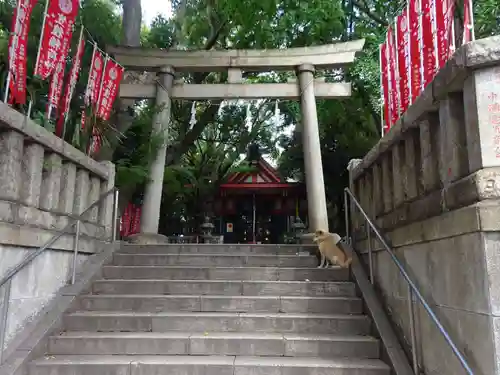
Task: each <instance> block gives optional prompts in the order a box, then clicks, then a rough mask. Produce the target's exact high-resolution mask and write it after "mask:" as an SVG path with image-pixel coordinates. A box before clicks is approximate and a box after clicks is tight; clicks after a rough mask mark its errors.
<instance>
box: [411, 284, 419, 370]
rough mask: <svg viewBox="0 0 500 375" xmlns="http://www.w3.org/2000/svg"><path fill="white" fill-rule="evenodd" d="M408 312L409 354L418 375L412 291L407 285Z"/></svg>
mask: <svg viewBox="0 0 500 375" xmlns="http://www.w3.org/2000/svg"><path fill="white" fill-rule="evenodd" d="M408 312H409V314H410V338H411V354H412V358H413V372H414V373H415V375H419V371H418V355H417V354H418V353H417V336H416V333H415V332H416V330H415V310H414V307H413V291H412V289H411V286H410V285H408Z"/></svg>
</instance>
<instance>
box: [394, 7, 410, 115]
mask: <svg viewBox="0 0 500 375" xmlns="http://www.w3.org/2000/svg"><path fill="white" fill-rule="evenodd" d="M396 50H397V54H398V72H399V87H398V89H399V98H400V100H399V105H400V111H399V113H400V114H403V113H404V112H405V111H406V110H407V109H408V107H409V105H410V34H409V27H408V14H407V12H406V11H404V12H403V13H402V14H401V15H399V16H398V17H397V18H396Z"/></svg>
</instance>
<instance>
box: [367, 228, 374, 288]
mask: <svg viewBox="0 0 500 375" xmlns="http://www.w3.org/2000/svg"><path fill="white" fill-rule="evenodd" d="M366 240H367V241H368V267H369V269H370V282H371V283H372V285H373V284H374V282H375V280H374V278H373V249H372V239H371V227H370V225H369V224H368V223H366Z"/></svg>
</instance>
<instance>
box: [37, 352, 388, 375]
mask: <svg viewBox="0 0 500 375" xmlns="http://www.w3.org/2000/svg"><path fill="white" fill-rule="evenodd" d="M90 374H92V375H158V374H179V375H262V374H267V375H298V374H301V375H319V374H321V375H389V374H390V369H389V367H388V366H387V365H386V364H384V363H383V362H382V361H380V360H377V359H361V358H356V359H352V358H331V359H321V358H287V357H239V356H236V357H235V356H105V355H96V356H90V355H89V356H47V357H44V358H40V359H38V360H36V361H33V362H32V363H31V367H30V375H90Z"/></svg>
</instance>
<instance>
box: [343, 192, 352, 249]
mask: <svg viewBox="0 0 500 375" xmlns="http://www.w3.org/2000/svg"><path fill="white" fill-rule="evenodd" d="M348 201H349V197H348V194H347V191H346V190H344V217H345V240H346V242H347V243H348V244H349V245H350V244H351V241H350V233H349V208H348V203H349V202H348Z"/></svg>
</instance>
